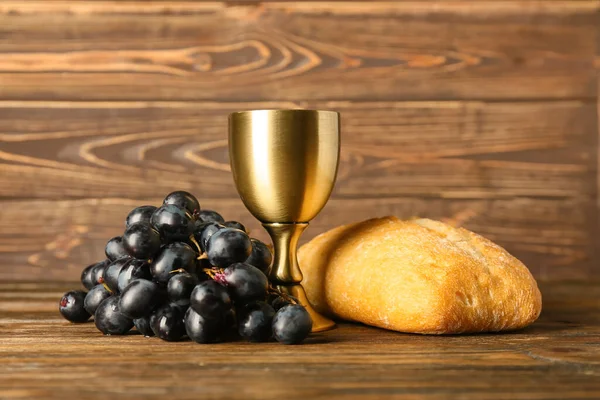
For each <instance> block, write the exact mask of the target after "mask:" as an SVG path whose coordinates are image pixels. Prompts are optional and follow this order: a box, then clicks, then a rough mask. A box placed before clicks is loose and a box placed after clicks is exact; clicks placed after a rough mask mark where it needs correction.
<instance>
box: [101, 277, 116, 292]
mask: <svg viewBox="0 0 600 400" xmlns="http://www.w3.org/2000/svg"><path fill="white" fill-rule="evenodd" d="M100 283H101V284H102V286H104V289H106V291H107V292H108V293H110V294H113V291H112V290H110V288H109V287H108V285H107V284H106V282H104V278H100Z"/></svg>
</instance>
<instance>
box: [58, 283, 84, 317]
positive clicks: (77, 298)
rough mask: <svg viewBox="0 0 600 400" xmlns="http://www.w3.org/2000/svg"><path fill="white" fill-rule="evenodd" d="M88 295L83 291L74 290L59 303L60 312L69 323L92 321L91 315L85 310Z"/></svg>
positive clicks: (66, 294)
mask: <svg viewBox="0 0 600 400" xmlns="http://www.w3.org/2000/svg"><path fill="white" fill-rule="evenodd" d="M85 296H86V293H85V292H84V291H82V290H72V291H70V292H67V293H65V294H64V295H63V297H62V298H61V299H60V301H59V302H58V311H60V313H61V315H62V316H63V317H64V318H65V319H66V320H68V321H71V322H85V321H87V320H88V319H90V313H88V312H87V311H86V310H85V307H84V302H85Z"/></svg>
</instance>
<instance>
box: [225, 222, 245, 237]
mask: <svg viewBox="0 0 600 400" xmlns="http://www.w3.org/2000/svg"><path fill="white" fill-rule="evenodd" d="M223 225H224V226H226V227H227V228H233V229H239V230H240V231H243V232H246V234H247V233H248V229H246V227H245V226H244V224H242V223H241V222H237V221H225V222H223Z"/></svg>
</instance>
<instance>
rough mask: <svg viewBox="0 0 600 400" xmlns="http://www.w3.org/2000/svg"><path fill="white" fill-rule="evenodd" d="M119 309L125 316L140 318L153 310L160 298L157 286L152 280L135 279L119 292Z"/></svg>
mask: <svg viewBox="0 0 600 400" xmlns="http://www.w3.org/2000/svg"><path fill="white" fill-rule="evenodd" d="M120 297H121V300H119V309H120V310H121V312H122V313H123V315H125V316H126V317H129V318H131V319H136V318H141V317H144V316H146V315H150V313H151V312H152V311H153V310H154V308H155V307H156V305H157V304H158V302H159V300H160V294H159V287H158V285H157V284H156V283H154V282H152V281H147V280H145V279H135V280H133V281H131V283H130V284H129V285H127V287H126V288H125V290H123V292H122V293H121V296H120Z"/></svg>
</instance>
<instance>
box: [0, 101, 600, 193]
mask: <svg viewBox="0 0 600 400" xmlns="http://www.w3.org/2000/svg"><path fill="white" fill-rule="evenodd" d="M275 106H279V107H292V108H297V107H308V108H318V109H322V108H324V109H335V110H338V111H340V112H341V114H342V127H343V133H342V142H343V145H342V155H341V165H340V172H339V176H338V181H337V184H336V190H335V192H334V196H337V197H352V198H357V197H379V196H388V197H389V196H426V197H443V198H501V197H504V198H510V197H545V198H579V199H592V198H594V196H595V182H596V170H597V154H596V146H597V143H598V138H597V134H596V132H597V119H596V106H595V104H594V103H588V102H581V101H560V102H532V103H504V102H502V103H486V102H463V101H455V102H295V103H264V102H255V103H174V102H168V103H161V102H158V103H145V102H143V103H142V102H120V103H114V102H103V103H96V102H87V103H81V102H66V103H43V102H0V168H2V170H3V176H2V178H1V179H0V195H1V196H3V197H9V198H10V197H12V198H15V197H16V198H20V197H23V198H30V197H41V198H59V199H62V198H65V197H67V198H68V197H75V198H77V197H106V196H108V197H110V196H119V197H127V198H144V197H151V196H156V195H157V193H160V194H162V193H168V191H170V190H173V189H177V188H180V189H187V190H191V191H194V192H195V193H198V194H199V195H201V196H204V197H229V198H234V197H237V192H236V191H235V188H234V186H233V181H232V178H231V174H230V172H229V161H228V154H227V114H228V113H229V112H232V111H235V110H238V109H260V108H272V107H275Z"/></svg>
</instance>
